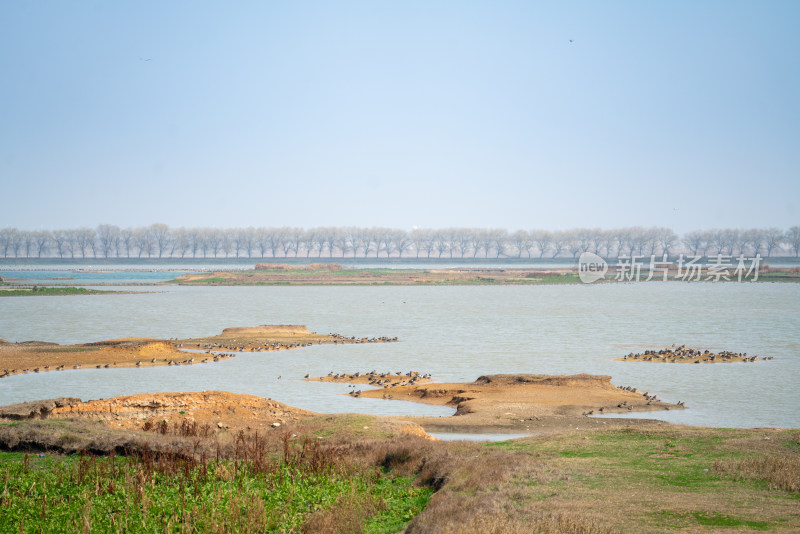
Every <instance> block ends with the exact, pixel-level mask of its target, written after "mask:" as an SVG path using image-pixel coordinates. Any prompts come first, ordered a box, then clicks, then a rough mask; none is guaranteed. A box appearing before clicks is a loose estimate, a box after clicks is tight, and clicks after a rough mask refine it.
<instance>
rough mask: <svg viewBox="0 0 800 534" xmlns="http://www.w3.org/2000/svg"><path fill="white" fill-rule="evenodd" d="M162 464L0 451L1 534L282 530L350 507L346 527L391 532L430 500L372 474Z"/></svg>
mask: <svg viewBox="0 0 800 534" xmlns="http://www.w3.org/2000/svg"><path fill="white" fill-rule="evenodd" d="M161 462H162V461H159V462H153V461H146V460H141V459H137V458H121V457H118V458H113V457H110V458H101V459H98V458H86V457H75V456H72V457H59V456H54V457H51V456H46V457H38V456H32V457H29V456H27V455H22V454H19V453H11V454H9V453H0V509H2V510H3V513H2V514H0V532H17V531H23V530H24V531H25V532H53V533H56V532H64V531H72V532H78V531H81V529H82V528H85V529H86V531H91V532H131V533H136V532H184V531H190V532H264V531H270V532H273V531H277V532H283V531H296V530H299V529H300V528H301V527H302V526H303V525H304V523H305V522H306V521H308V520H313V519H316V520H319V518H320V517H322V519H323V521H324V520H325V517H326V516H325V514H330V513H337V512H339V511H341V510H347V509H348V507H349V508H350V509H352V510H354V512H355V515H356V516H357V517H350V516H348V517H347V518H346V520H347V519H349V520H357V521H359V522H360V523H361V524H360V528H363V530H365V531H366V532H374V533H384V532H386V533H389V532H397V531H399V530H402V528H403V527H404V526H405V524H406V523H407V522H408V521H410V520H411V519H412V518H413V517H414V516H415V515H416V514H418V513H419V512H421V511H422V510H423V509H424V507H425V506H426V505H427V503H428V500H429V499H430V495H431V493H432V491H431V490H427V489H421V488H417V487H415V486H414V485H413V484H412V481H411V480H410V479H408V478H403V477H396V478H395V477H392V476H390V475H389V474H387V473H384V472H382V471H380V470H366V471H364V472H355V473H353V472H346V471H345V470H339V469H336V468H335V467H333V466H324V467H322V468H320V467H319V466H315V467H313V468H312V466H310V465H308V464H303V463H297V464H294V463H291V462H277V463H276V464H274V465H273V466H272V467H271V468H270V469H267V470H264V469H257V468H255V467H254V466H253V464H252V463H250V462H242V461H239V462H235V461H232V460H220V461H211V462H207V463H200V464H197V463H192V462H190V461H187V462H182V461H174V460H173V461H166V462H163V465H159V464H160V463H161ZM364 511H367V515H366V516H363V513H364ZM350 515H351V516H352V515H354V514H350ZM315 516H316V517H315Z"/></svg>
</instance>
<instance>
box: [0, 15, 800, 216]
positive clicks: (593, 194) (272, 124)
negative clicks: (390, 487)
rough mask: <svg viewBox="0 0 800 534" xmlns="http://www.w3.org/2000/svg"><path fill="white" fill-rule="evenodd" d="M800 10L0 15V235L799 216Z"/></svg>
mask: <svg viewBox="0 0 800 534" xmlns="http://www.w3.org/2000/svg"><path fill="white" fill-rule="evenodd" d="M799 21H800V2H798V1H795V0H789V1H785V2H778V1H763V2H755V1H747V2H736V1H731V0H723V1H702V0H691V1H688V0H687V1H683V2H681V1H674V0H670V1H662V2H657V1H626V2H608V1H591V2H566V1H552V2H543V1H533V0H529V1H524V2H511V1H500V2H494V1H488V0H487V1H483V2H467V1H463V0H458V1H449V2H447V1H419V2H417V1H407V0H404V1H365V2H344V1H339V0H337V1H329V2H313V1H307V2H288V1H286V2H277V1H272V2H261V1H259V2H202V1H196V0H193V1H186V2H163V1H160V0H159V1H156V2H145V1H136V2H109V1H99V2H89V1H75V2H58V1H34V2H15V1H7V2H2V3H0V198H2V204H0V206H2V207H1V208H0V227H5V226H15V227H18V228H24V229H46V228H51V229H53V228H67V227H77V226H90V227H93V226H96V225H97V224H100V223H111V224H117V225H120V226H123V227H125V226H138V225H146V224H151V223H153V222H163V223H166V224H168V225H170V226H172V227H178V226H218V227H244V226H250V225H253V226H283V225H291V226H303V227H307V228H308V227H311V226H322V225H332V226H343V225H355V226H391V227H397V228H404V229H411V228H412V227H413V226H419V227H446V226H469V227H500V228H508V229H511V230H515V229H519V228H527V229H530V228H549V229H563V228H573V227H579V226H592V227H594V226H598V227H604V228H611V227H620V226H627V225H645V226H650V225H664V226H669V227H671V228H673V229H675V230H676V231H679V232H682V231H686V230H690V229H696V228H711V227H752V226H757V227H768V226H778V227H781V228H788V227H789V226H792V225H797V224H800V31H798V28H797V26H798V22H799Z"/></svg>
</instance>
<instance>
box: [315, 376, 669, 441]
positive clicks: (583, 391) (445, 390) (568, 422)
mask: <svg viewBox="0 0 800 534" xmlns="http://www.w3.org/2000/svg"><path fill="white" fill-rule="evenodd" d="M384 375H385V376H386V378H383V380H391V382H390V384H383V385H376V384H373V385H372V388H374V389H372V388H369V383H370V382H371V381H375V380H376V378H379V379H380V377H382V376H384ZM412 376H415V372H408V373H399V374H398V373H376V374H372V373H363V374H362V373H359V374H358V375H356V374H355V373H353V374H341V375H340V376H339V377H338V378H336V377H334V376H327V377H314V378H308V380H310V381H315V380H323V381H332V382H342V383H350V384H362V385H364V386H365V387H364V388H361V389H358V390H356V389H354V390H353V391H352V392H351V393H350V394H351V395H354V396H356V397H365V398H379V399H387V400H404V401H411V402H422V403H426V404H437V405H441V406H451V407H453V408H454V409H455V410H456V414H455V415H454V416H451V417H408V418H403V419H404V420H407V421H409V422H414V423H417V424H419V425H421V426H422V427H423V428H425V429H426V430H429V431H431V432H470V433H528V432H530V433H537V432H549V431H555V430H563V429H567V428H575V427H579V428H580V427H583V428H587V427H607V426H609V425H611V426H618V425H629V424H632V423H631V420H630V419H625V420H622V419H602V418H594V417H592V416H593V415H602V414H604V413H630V412H645V413H646V412H651V411H663V410H671V409H682V408H684V406H683V403H680V404H671V403H667V402H663V401H661V400H659V399H658V397H657V396H656V395H655V394H653V393H650V392H647V391H639V390H637V389H636V388H633V387H624V388H623V387H617V386H614V385H613V384H611V377H610V376H602V375H600V376H598V375H586V374H579V375H567V376H561V375H556V376H551V375H527V374H518V375H489V376H482V377H480V378H478V379H477V380H476V381H474V382H470V383H453V384H442V383H436V382H431V381H429V380H427V379H425V380H424V382H423V381H422V379H420V381H419V382H415V383H411V384H409V382H410V380H411V377H412ZM416 376H424V375H416ZM643 416H645V417H646V415H645V414H643ZM637 423H639V424H655V425H662V424H666V423H662V422H660V421H652V420H647V421H645V422H642V421H637Z"/></svg>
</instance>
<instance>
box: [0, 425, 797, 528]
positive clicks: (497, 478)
mask: <svg viewBox="0 0 800 534" xmlns="http://www.w3.org/2000/svg"><path fill="white" fill-rule="evenodd" d="M364 417H366V416H352V415H350V416H343V417H336V416H320V417H317V418H313V419H310V420H308V421H304V422H300V423H297V424H295V425H291V428H290V426H288V425H287V427H286V428H281V431H280V432H267V433H265V434H258V433H255V432H252V433H245V432H240V433H237V434H233V435H229V436H228V437H227V438H225V436H223V438H224V439H220V436H219V435H217V434H215V433H213V432H211V431H210V430H209V429H208V428H206V427H203V426H202V425H200V426H198V425H195V424H192V423H188V422H186V423H181V424H177V425H176V424H169V425H167V424H164V425H157V424H156V425H151V428H150V430H151V431H150V432H148V433H146V435H145V438H146V439H145V438H142V437H141V434H144V433H141V432H140V433H139V434H140V436H139V437H136V440H139V441H136V440H133V441H132V442H133V443H136V444H138V447H139V451H140V452H139V453H138V455H139V456H140V457H142V458H143V460H142V461H145V462H146V461H147V460H146V458H147V457H148V455H151V456H153V457H154V458H155V457H158V455H159V454H162V455H163V453H159V452H158V447H162V448H163V447H166V446H167V444H178V443H180V444H182V445H181V447H183V448H182V449H181V450H182V451H183V454H184V455H185V456H183V457H177V458H175V459H174V461H170V462H164V465H170V464H172V465H175V466H181V465H190V466H191V465H195V464H193V463H191V462H198V463H197V465H202V463H203V461H204V459H203V455H205V456H206V457H207V458H208V459H210V460H215V459H217V458H223V459H226V460H228V461H231V460H232V461H233V462H232V463H230V464H228V469H229V470H230V472H229V473H228V476H230V477H231V478H233V477H234V474H235V470H236V469H237V465H242V464H248V465H253V468H254V469H256V470H263V471H264V472H274V469H275V467H276V465H278V464H281V463H287V464H290V465H302V468H303V470H304V471H309V472H326V471H327V470H333V471H335V472H338V473H342V474H345V473H349V472H361V473H365V472H370V471H373V472H381V471H382V472H387V471H388V472H391V473H392V474H393V476H394V475H397V476H409V477H412V478H414V480H415V483H416V484H417V485H420V486H427V487H430V488H433V489H434V490H436V493H435V494H434V495H433V498H432V499H431V500H430V503H429V504H428V506H427V508H425V510H424V511H422V512H421V513H420V514H419V515H417V516H416V517H415V518H414V519H413V520H412V521H411V523H409V525H408V526H407V528H406V531H405V532H406V534H419V533H424V534H427V533H437V534H439V533H448V532H450V533H466V534H469V533H490V534H491V533H508V534H514V533H517V532H526V533H527V532H543V533H556V532H567V533H576V534H590V533H598V534H605V533H610V532H624V531H630V530H632V529H636V530H638V531H642V532H672V531H674V530H675V529H676V528H680V529H688V530H690V531H692V532H703V531H712V530H716V529H718V528H719V527H727V528H733V529H739V530H742V529H745V530H765V529H767V530H778V531H789V532H791V531H798V530H800V515H798V514H797V511H796V502H797V495H796V493H794V494H791V493H790V494H787V493H786V492H787V491H788V492H798V488H799V487H800V482H799V480H800V479H799V478H798V476H799V474H800V432H797V431H780V430H738V429H737V430H725V429H699V428H685V427H668V428H664V429H653V428H647V429H638V428H633V427H632V428H627V429H609V430H604V431H568V432H563V433H560V434H548V435H541V436H536V437H531V438H526V439H522V440H514V441H509V442H502V443H494V444H479V443H468V442H449V443H448V442H431V441H427V440H424V439H421V438H419V437H416V436H400V435H399V434H391V430H392V428H391V427H390V426H381V425H379V424H376V420H375V419H365V418H364ZM44 423H50V422H47V421H44V422H28V423H25V426H28V425H31V426H36V425H40V424H44ZM53 423H55V422H53ZM58 423H59V424H62V423H66V422H62V421H59V422H58ZM70 424H72V423H70ZM76 424H77V423H76ZM367 426H368V427H369V429H365V428H364V427H367ZM9 428H12V427H3V426H0V434H2V433H3V432H8V429H9ZM13 428H16V427H13ZM20 428H22V427H20ZM58 428H59V430H57V431H58V432H64V431H65V428H64V427H58ZM77 430H78V428H77V427H71V428H70V429H69V430H68V431H69V432H73V433H75V432H77ZM50 431H51V433H52V432H53V428H52V427H51V428H50ZM87 431H88V430H87ZM97 431H98V432H103V430H102V426H99V425H98V430H97ZM19 432H22V430H19ZM26 432H27V431H26ZM43 432H44V431H43V430H42V431H40V433H43ZM162 432H163V433H162ZM292 434H297V435H298V436H299V437H298V438H291V436H292ZM88 435H90V434H87V436H88ZM98 435H99V434H98ZM113 435H114V434H113V433H112V434H109V435H108V436H105V435H104V436H105V437H97V436H96V437H95V438H93V439H94V443H95V445H96V446H97V444H98V443H107V446H108V447H112V448H113V447H115V446H118V442H116V441H114V440H113V439H112V437H113ZM25 436H27V437H25ZM87 436H83V435H81V436H79V438H80V439H79V440H78V441H79V443H86V442H88V441H91V440H90V438H89V437H87ZM128 436H129V437H130V435H128ZM0 438H2V436H0ZM39 438H41V436H39ZM36 439H37V438H36V436H34V435H33V434H30V433H28V434H24V436H22V437H19V438H18V439H17V444H18V445H19V446H20V447H21V446H22V444H23V442H24V443H28V444H30V443H32V442H34V441H35V440H36ZM148 440H152V441H148ZM0 443H2V439H0ZM115 444H116V445H115ZM145 446H146V447H148V449H144V447H145ZM96 448H97V447H96ZM142 450H144V451H145V452H141V451H142ZM259 462H261V463H260V464H259ZM155 463H157V464H160V463H161V462H155ZM153 469H159V467H153ZM217 474H218V475H219V476H220V477H223V478H224V477H225V476H226V473H225V471H224V470H222V471H219V472H218V473H217ZM754 481H766V484H765V483H762V482H754ZM242 499H245V497H242ZM236 505H237V506H239V507H240V509H241V510H243V514H245V515H246V516H249V517H263V518H265V519H264V521H265V523H264V525H269V524H270V521H269V511H268V510H267V511H264V510H261V509H259V508H258V506H259V503H258V502H256V501H252V502H250V501H247V502H245V501H244V500H243V501H242V502H239V503H236ZM384 506H385V503H381V502H379V501H376V500H374V499H371V498H370V497H369V496H368V495H366V496H365V494H364V492H361V493H359V492H356V491H347V492H346V493H345V494H344V495H342V496H340V497H339V498H338V501H337V502H336V504H335V506H332V507H329V508H327V509H324V510H317V511H315V512H313V513H312V514H310V515H309V517H308V519H307V521H306V523H305V526H304V527H303V529H304V531H305V532H359V531H361V530H362V529H363V528H364V526H363V523H362V520H363V517H365V516H367V515H369V514H372V513H375V512H376V511H380V510H381V509H382V508H383V507H384ZM224 526H225V528H230V529H234V530H235V529H237V528H239V527H240V525H236V524H225V525H224Z"/></svg>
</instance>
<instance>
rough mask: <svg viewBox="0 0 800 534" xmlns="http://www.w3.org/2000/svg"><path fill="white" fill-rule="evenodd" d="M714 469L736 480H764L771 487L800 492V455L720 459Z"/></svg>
mask: <svg viewBox="0 0 800 534" xmlns="http://www.w3.org/2000/svg"><path fill="white" fill-rule="evenodd" d="M714 471H715V472H717V473H720V474H724V475H727V476H730V477H732V478H734V479H735V480H742V479H750V480H764V481H766V482H767V483H768V484H769V487H770V489H779V490H784V491H794V492H800V456H795V457H789V456H778V457H775V456H761V457H757V458H746V459H744V460H720V461H717V462H715V463H714Z"/></svg>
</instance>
